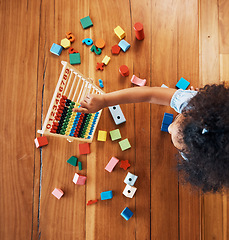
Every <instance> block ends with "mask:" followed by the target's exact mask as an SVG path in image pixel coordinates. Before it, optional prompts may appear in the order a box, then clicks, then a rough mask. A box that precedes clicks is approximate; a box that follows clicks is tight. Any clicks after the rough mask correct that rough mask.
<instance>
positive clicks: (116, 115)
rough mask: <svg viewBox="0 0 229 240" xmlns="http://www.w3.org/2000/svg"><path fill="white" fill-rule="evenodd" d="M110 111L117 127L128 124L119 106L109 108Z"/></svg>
mask: <svg viewBox="0 0 229 240" xmlns="http://www.w3.org/2000/svg"><path fill="white" fill-rule="evenodd" d="M109 111H110V113H111V115H112V117H113V119H114V122H115V124H116V125H119V124H121V123H124V122H126V119H125V117H124V115H123V112H122V109H121V107H120V106H119V105H115V106H112V107H109Z"/></svg>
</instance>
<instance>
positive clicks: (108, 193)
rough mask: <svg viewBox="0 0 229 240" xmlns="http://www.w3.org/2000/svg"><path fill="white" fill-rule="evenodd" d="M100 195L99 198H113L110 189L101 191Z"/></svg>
mask: <svg viewBox="0 0 229 240" xmlns="http://www.w3.org/2000/svg"><path fill="white" fill-rule="evenodd" d="M100 196H101V200H108V199H112V198H113V193H112V191H106V192H101V193H100Z"/></svg>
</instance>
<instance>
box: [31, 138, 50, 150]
mask: <svg viewBox="0 0 229 240" xmlns="http://www.w3.org/2000/svg"><path fill="white" fill-rule="evenodd" d="M34 142H35V144H36V147H37V148H39V147H43V146H46V145H48V139H47V138H46V137H45V136H42V137H37V138H36V139H34Z"/></svg>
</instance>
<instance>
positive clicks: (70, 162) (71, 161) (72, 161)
mask: <svg viewBox="0 0 229 240" xmlns="http://www.w3.org/2000/svg"><path fill="white" fill-rule="evenodd" d="M77 160H78V158H77V157H74V156H71V157H70V158H69V159H68V160H67V163H69V164H71V165H72V166H74V167H75V166H76V165H77Z"/></svg>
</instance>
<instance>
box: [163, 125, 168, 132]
mask: <svg viewBox="0 0 229 240" xmlns="http://www.w3.org/2000/svg"><path fill="white" fill-rule="evenodd" d="M168 128H169V125H166V124H162V125H161V131H163V132H169V131H168Z"/></svg>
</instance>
